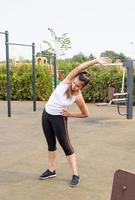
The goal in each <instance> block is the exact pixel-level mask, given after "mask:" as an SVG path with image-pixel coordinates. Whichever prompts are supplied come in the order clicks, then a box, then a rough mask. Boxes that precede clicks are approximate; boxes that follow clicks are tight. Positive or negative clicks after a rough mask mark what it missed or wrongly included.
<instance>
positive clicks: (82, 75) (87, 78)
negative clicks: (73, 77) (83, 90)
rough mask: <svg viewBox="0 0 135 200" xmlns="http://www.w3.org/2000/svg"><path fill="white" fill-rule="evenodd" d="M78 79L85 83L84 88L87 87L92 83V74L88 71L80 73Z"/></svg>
mask: <svg viewBox="0 0 135 200" xmlns="http://www.w3.org/2000/svg"><path fill="white" fill-rule="evenodd" d="M78 79H79V81H82V82H83V86H86V85H87V84H88V83H89V81H90V74H89V73H88V72H86V71H84V72H80V73H79V74H78Z"/></svg>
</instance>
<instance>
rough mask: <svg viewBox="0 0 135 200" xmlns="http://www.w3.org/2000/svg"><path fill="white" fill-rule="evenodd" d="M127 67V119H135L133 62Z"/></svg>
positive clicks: (127, 63)
mask: <svg viewBox="0 0 135 200" xmlns="http://www.w3.org/2000/svg"><path fill="white" fill-rule="evenodd" d="M126 67H127V93H128V99H127V119H132V118H133V61H132V60H129V61H127V62H126Z"/></svg>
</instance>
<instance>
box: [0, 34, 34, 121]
mask: <svg viewBox="0 0 135 200" xmlns="http://www.w3.org/2000/svg"><path fill="white" fill-rule="evenodd" d="M0 34H4V35H5V47H6V74H7V78H6V79H7V81H6V90H7V110H8V117H11V83H10V63H9V45H18V46H26V47H31V48H32V93H33V95H32V100H33V111H36V69H35V67H36V65H35V43H32V44H31V45H28V44H17V43H9V33H8V31H5V32H0Z"/></svg>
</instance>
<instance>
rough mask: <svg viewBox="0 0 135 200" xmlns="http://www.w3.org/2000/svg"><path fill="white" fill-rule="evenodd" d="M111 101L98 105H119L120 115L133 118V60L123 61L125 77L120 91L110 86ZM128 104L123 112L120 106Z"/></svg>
mask: <svg viewBox="0 0 135 200" xmlns="http://www.w3.org/2000/svg"><path fill="white" fill-rule="evenodd" d="M126 69H127V91H125V90H124V83H125V71H126ZM108 96H109V98H110V99H109V100H110V101H109V102H108V103H97V104H96V105H98V106H102V105H111V104H112V103H114V104H116V105H117V111H118V113H119V114H120V115H122V116H126V117H127V119H132V118H133V61H132V60H128V61H126V62H124V63H123V77H122V87H121V92H120V93H114V90H113V88H110V90H109V92H108ZM122 104H125V105H126V112H124V113H123V112H121V109H120V106H121V105H122Z"/></svg>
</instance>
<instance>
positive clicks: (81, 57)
mask: <svg viewBox="0 0 135 200" xmlns="http://www.w3.org/2000/svg"><path fill="white" fill-rule="evenodd" d="M72 60H73V61H77V62H79V63H81V62H85V61H87V60H89V58H88V57H87V56H85V55H84V54H83V53H82V52H80V53H78V54H76V55H74V56H73V57H72Z"/></svg>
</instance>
